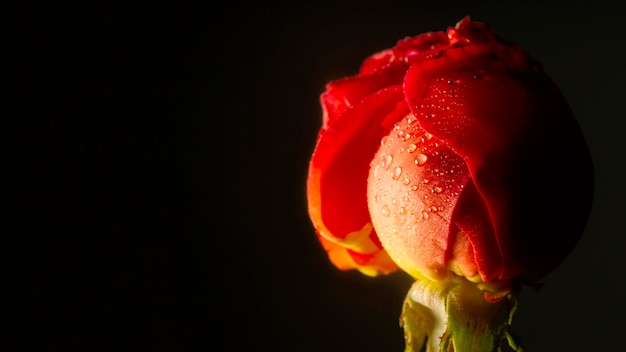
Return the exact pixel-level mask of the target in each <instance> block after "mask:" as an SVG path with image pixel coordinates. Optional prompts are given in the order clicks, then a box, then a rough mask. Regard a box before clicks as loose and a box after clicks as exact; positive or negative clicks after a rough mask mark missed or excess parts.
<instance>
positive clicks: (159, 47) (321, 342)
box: [1, 1, 626, 351]
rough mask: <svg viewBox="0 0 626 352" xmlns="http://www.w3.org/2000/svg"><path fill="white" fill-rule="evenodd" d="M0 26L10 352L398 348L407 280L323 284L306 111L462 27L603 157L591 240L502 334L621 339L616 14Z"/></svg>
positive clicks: (518, 7)
mask: <svg viewBox="0 0 626 352" xmlns="http://www.w3.org/2000/svg"><path fill="white" fill-rule="evenodd" d="M7 14H8V15H9V21H8V22H7V23H8V24H9V30H8V31H7V32H6V33H5V35H3V38H4V39H5V43H6V45H5V47H6V49H7V50H5V54H4V55H3V56H4V57H5V59H4V60H3V61H4V63H3V69H4V71H3V72H4V74H3V93H4V94H3V98H2V99H3V101H4V102H5V103H6V104H5V106H6V108H7V109H6V110H5V111H6V112H4V113H3V114H2V115H3V116H2V117H3V118H2V121H3V126H4V127H3V128H2V131H3V132H5V134H6V138H4V140H5V141H6V144H5V147H4V148H3V149H4V152H5V154H6V157H5V162H4V165H5V168H4V170H5V172H4V173H5V175H6V177H5V181H4V187H3V194H4V198H3V200H4V202H5V203H6V204H8V211H5V212H4V216H3V219H4V220H3V221H2V230H1V231H2V234H3V235H4V238H6V239H7V243H6V245H4V246H3V250H4V252H5V255H4V258H6V259H7V264H6V265H5V266H4V268H5V273H4V276H5V278H6V279H5V281H4V282H5V283H4V284H3V289H4V290H5V291H6V292H8V293H9V295H10V298H9V299H8V300H6V301H5V303H6V304H5V305H4V306H5V307H6V308H7V311H6V313H4V314H3V319H6V320H8V323H9V324H8V326H9V328H8V329H7V330H5V333H7V334H8V338H6V339H3V341H4V342H3V343H6V344H7V345H10V344H13V345H15V344H16V345H17V346H18V347H17V348H14V349H11V350H15V351H21V350H36V351H113V350H114V351H126V350H129V351H130V350H132V351H143V350H145V351H148V350H149V351H198V350H207V349H210V350H220V351H222V350H223V351H257V350H264V351H401V350H402V349H403V346H404V340H403V337H402V331H401V330H400V328H399V326H398V316H399V313H400V307H401V303H402V299H403V297H404V295H405V293H406V291H407V289H408V287H409V285H410V279H409V278H408V277H406V276H405V275H404V274H402V273H396V274H393V275H390V276H387V277H380V278H368V277H364V276H362V275H360V274H358V273H355V272H339V271H337V270H336V269H334V268H333V267H332V266H331V265H330V263H329V262H328V260H327V258H326V255H325V253H324V252H323V250H322V249H321V248H320V246H319V244H318V243H317V240H316V238H315V235H314V232H313V229H312V226H311V224H310V222H309V219H308V216H307V213H306V198H305V193H304V191H305V180H306V171H307V170H306V168H307V164H308V158H309V156H310V153H311V152H312V150H313V146H314V141H315V136H316V133H317V129H318V128H319V125H320V119H321V116H320V114H321V110H320V107H319V101H318V97H319V94H320V93H321V92H322V91H323V88H324V84H325V83H326V82H328V81H329V80H331V79H336V78H340V77H343V76H346V75H351V74H354V73H356V71H357V69H358V67H359V64H360V63H361V60H362V59H363V58H365V57H366V56H368V55H369V54H371V53H373V52H376V51H379V50H382V49H384V48H388V47H391V46H393V45H394V44H395V43H396V41H397V40H399V39H401V38H403V37H405V36H413V35H417V34H419V33H423V32H426V31H438V30H444V29H445V28H447V27H448V26H452V25H454V24H455V23H456V22H457V21H458V20H460V19H461V18H462V17H464V16H465V15H470V16H471V17H472V19H474V20H477V21H484V22H488V23H490V24H491V25H492V26H493V27H494V29H495V30H496V32H497V33H499V34H500V35H501V36H503V37H505V38H507V39H510V40H512V41H515V42H518V43H519V44H521V45H522V46H523V47H524V48H526V50H527V51H528V52H529V53H531V55H533V56H534V57H536V58H537V59H540V60H541V61H542V62H543V63H544V66H545V69H546V71H547V72H548V73H549V74H550V75H551V76H552V77H553V78H554V79H555V81H556V82H557V84H558V85H559V86H560V87H561V89H562V91H563V93H564V95H565V96H566V98H567V99H568V101H569V102H570V104H571V106H572V109H573V110H574V112H575V114H576V116H577V118H578V119H579V123H580V125H581V127H582V128H583V131H584V133H585V136H586V137H587V139H588V142H589V146H590V149H591V151H592V154H593V157H594V162H595V165H596V177H597V185H596V197H595V201H594V206H593V211H592V214H591V217H590V219H589V224H588V227H587V230H586V232H585V234H584V236H583V238H582V240H581V242H580V244H579V246H578V247H577V248H576V249H575V251H574V252H573V253H572V254H571V255H570V256H569V257H568V258H567V260H566V261H565V262H564V263H563V265H561V266H560V267H559V268H558V269H557V270H556V271H555V272H553V273H552V274H551V275H549V276H548V277H547V278H546V279H545V283H546V284H545V286H544V287H543V288H542V290H541V291H539V292H533V291H529V290H526V291H524V292H523V294H522V301H521V303H520V309H519V311H518V313H517V316H516V319H515V320H514V328H515V332H516V333H517V334H518V335H521V336H522V338H523V340H522V341H523V343H524V345H525V346H526V349H527V350H528V351H555V350H565V351H567V350H600V351H607V350H616V349H617V348H618V346H620V345H621V339H622V337H621V331H622V327H623V325H624V324H623V323H622V322H621V320H619V319H620V317H621V316H623V315H624V314H625V313H626V305H625V303H624V300H623V297H624V295H625V294H626V285H625V284H624V282H626V281H625V280H626V274H625V273H624V270H623V267H624V265H623V250H624V240H623V238H624V236H625V234H626V220H625V219H626V216H624V215H626V214H624V210H623V206H622V204H623V201H622V200H623V199H624V197H626V186H625V183H624V182H623V179H624V177H625V176H626V168H625V166H624V162H625V161H626V160H625V158H624V156H623V155H624V154H623V153H624V151H625V150H626V149H625V147H626V142H625V140H624V138H623V134H624V132H625V131H626V123H625V122H624V121H625V120H624V115H625V113H626V108H625V107H624V105H623V102H624V101H625V100H626V54H625V52H624V45H623V38H624V35H625V34H626V30H624V28H623V27H622V24H621V15H620V11H619V9H618V8H617V5H610V6H609V5H605V4H604V3H602V2H598V1H594V2H582V3H580V4H577V3H576V4H571V3H569V2H567V3H563V4H561V3H558V2H555V1H548V2H538V1H537V2H534V1H530V2H529V1H523V2H522V1H503V2H495V1H484V2H474V3H468V2H463V3H461V2H449V1H446V2H439V1H421V2H420V1H386V2H372V1H348V2H345V1H343V2H330V1H319V2H311V3H305V2H302V3H298V2H290V3H287V4H278V3H267V2H258V3H252V4H245V3H238V2H233V3H229V4H221V5H219V6H218V5H217V4H216V5H215V7H213V6H209V5H200V6H198V5H195V6H194V5H191V4H184V3H182V2H178V3H177V2H172V3H170V4H163V3H154V2H152V3H148V2H146V3H140V2H132V1H131V2H123V3H118V4H116V3H114V2H106V3H104V2H103V3H97V2H91V3H90V5H85V4H83V5H79V4H78V2H76V3H71V4H60V3H54V4H52V3H51V4H49V5H42V4H37V3H34V2H18V3H17V5H16V6H15V8H13V9H11V11H8V12H7ZM555 138H558V136H555ZM537 172H541V170H537ZM549 177H551V178H552V182H567V175H559V174H555V175H550V176H549ZM572 192H576V185H572ZM546 197H547V198H546V199H545V200H538V201H547V202H553V203H554V207H555V211H558V204H559V200H558V199H550V197H549V195H546ZM538 245H540V244H538ZM616 319H618V320H616Z"/></svg>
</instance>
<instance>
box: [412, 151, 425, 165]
mask: <svg viewBox="0 0 626 352" xmlns="http://www.w3.org/2000/svg"><path fill="white" fill-rule="evenodd" d="M426 161H428V157H427V156H426V154H422V153H420V154H417V157H416V158H415V164H417V165H418V166H422V165H424V164H426Z"/></svg>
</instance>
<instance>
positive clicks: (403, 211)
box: [400, 207, 406, 215]
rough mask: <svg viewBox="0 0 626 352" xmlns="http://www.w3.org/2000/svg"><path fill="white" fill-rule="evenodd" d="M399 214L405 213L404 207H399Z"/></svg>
mask: <svg viewBox="0 0 626 352" xmlns="http://www.w3.org/2000/svg"><path fill="white" fill-rule="evenodd" d="M400 214H402V215H404V214H406V208H405V207H400Z"/></svg>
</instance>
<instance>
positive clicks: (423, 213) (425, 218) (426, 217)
mask: <svg viewBox="0 0 626 352" xmlns="http://www.w3.org/2000/svg"><path fill="white" fill-rule="evenodd" d="M429 217H430V215H429V214H428V212H427V211H426V210H424V211H423V212H422V219H424V220H428V218H429Z"/></svg>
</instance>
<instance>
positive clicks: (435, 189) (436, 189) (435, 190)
mask: <svg viewBox="0 0 626 352" xmlns="http://www.w3.org/2000/svg"><path fill="white" fill-rule="evenodd" d="M442 190H443V189H442V188H441V187H439V186H435V187H433V193H441V191H442Z"/></svg>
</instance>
